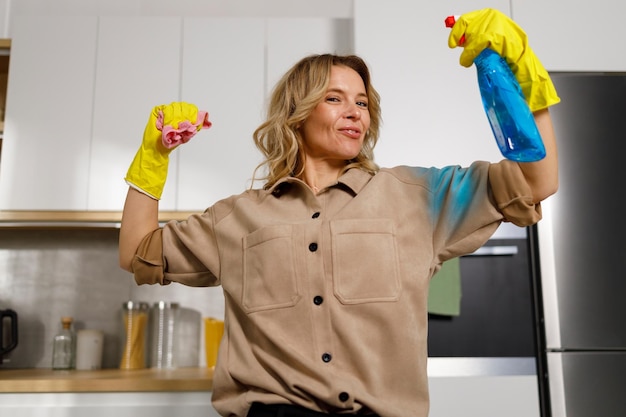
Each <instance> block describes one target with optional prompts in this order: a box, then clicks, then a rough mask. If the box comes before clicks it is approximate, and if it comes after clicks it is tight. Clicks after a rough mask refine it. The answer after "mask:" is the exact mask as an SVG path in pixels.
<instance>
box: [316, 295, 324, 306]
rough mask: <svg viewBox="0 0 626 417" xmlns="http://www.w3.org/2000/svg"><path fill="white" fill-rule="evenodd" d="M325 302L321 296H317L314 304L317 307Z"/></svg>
mask: <svg viewBox="0 0 626 417" xmlns="http://www.w3.org/2000/svg"><path fill="white" fill-rule="evenodd" d="M323 302H324V297H322V296H321V295H316V296H315V297H313V303H314V304H315V305H316V306H318V305H320V304H322V303H323Z"/></svg>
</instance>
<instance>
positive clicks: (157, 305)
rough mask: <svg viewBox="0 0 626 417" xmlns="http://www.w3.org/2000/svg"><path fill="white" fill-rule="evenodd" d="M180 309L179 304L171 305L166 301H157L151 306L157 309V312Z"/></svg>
mask: <svg viewBox="0 0 626 417" xmlns="http://www.w3.org/2000/svg"><path fill="white" fill-rule="evenodd" d="M178 307H180V304H178V303H171V302H167V301H158V302H156V303H154V304H153V305H152V308H155V309H159V310H167V309H170V308H172V309H174V308H178Z"/></svg>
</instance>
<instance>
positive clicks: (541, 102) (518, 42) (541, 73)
mask: <svg viewBox="0 0 626 417" xmlns="http://www.w3.org/2000/svg"><path fill="white" fill-rule="evenodd" d="M448 46H449V47H450V48H455V47H457V46H462V47H463V52H462V53H461V57H460V63H461V65H463V66H464V67H470V66H471V65H472V63H473V62H474V59H475V58H476V57H477V56H478V54H480V53H481V52H482V51H483V50H484V49H485V48H490V49H493V50H494V51H496V52H497V53H498V54H500V56H502V57H503V58H504V59H505V60H506V62H507V63H508V64H509V67H511V71H513V74H515V78H517V81H518V82H519V84H520V87H521V88H522V92H523V93H524V96H525V97H526V101H527V102H528V106H529V107H530V110H531V111H533V112H534V111H537V110H541V109H544V108H546V107H549V106H552V105H553V104H556V103H558V102H559V101H561V99H560V98H559V96H558V95H557V92H556V89H555V88H554V84H553V83H552V80H551V79H550V75H549V74H548V71H546V69H545V68H544V67H543V65H542V64H541V62H540V61H539V59H538V58H537V56H536V55H535V53H534V52H533V51H532V49H531V48H530V47H529V46H528V38H527V36H526V33H525V32H524V31H523V30H522V29H521V28H520V27H519V26H518V25H517V24H516V23H515V22H514V21H513V20H511V19H510V18H509V17H508V16H506V15H505V14H503V13H501V12H499V11H497V10H494V9H481V10H476V11H473V12H469V13H465V14H463V15H461V16H460V17H459V18H458V19H457V20H456V23H455V24H454V26H453V27H452V30H451V31H450V36H449V37H448Z"/></svg>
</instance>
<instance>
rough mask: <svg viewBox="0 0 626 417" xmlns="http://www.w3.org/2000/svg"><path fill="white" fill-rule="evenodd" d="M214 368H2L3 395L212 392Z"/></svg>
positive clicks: (0, 381) (0, 376) (0, 384)
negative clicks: (78, 369) (17, 393)
mask: <svg viewBox="0 0 626 417" xmlns="http://www.w3.org/2000/svg"><path fill="white" fill-rule="evenodd" d="M212 387H213V369H211V368H180V369H138V370H120V369H102V370H97V371H53V370H51V369H4V370H3V369H0V393H16V392H23V393H26V392H29V393H38V392H154V391H211V389H212Z"/></svg>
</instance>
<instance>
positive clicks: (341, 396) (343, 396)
mask: <svg viewBox="0 0 626 417" xmlns="http://www.w3.org/2000/svg"><path fill="white" fill-rule="evenodd" d="M349 399H350V394H348V393H347V392H342V393H340V394H339V401H341V402H342V403H345V402H346V401H348V400H349Z"/></svg>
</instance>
